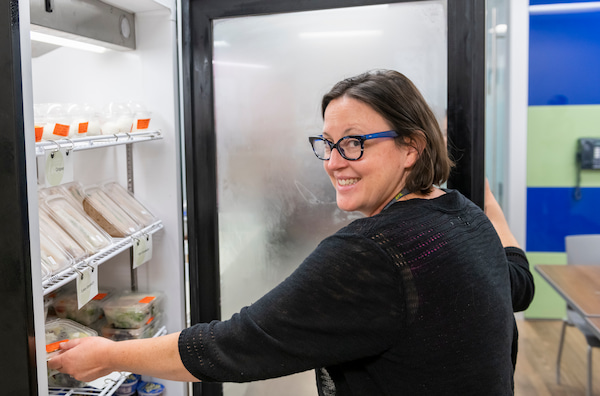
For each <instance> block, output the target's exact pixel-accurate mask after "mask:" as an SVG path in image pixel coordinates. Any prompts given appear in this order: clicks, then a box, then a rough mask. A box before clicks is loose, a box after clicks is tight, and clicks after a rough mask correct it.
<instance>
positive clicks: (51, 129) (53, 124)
mask: <svg viewBox="0 0 600 396" xmlns="http://www.w3.org/2000/svg"><path fill="white" fill-rule="evenodd" d="M44 118H45V121H46V122H45V124H44V132H43V134H42V139H44V140H57V139H63V138H66V137H69V134H70V131H71V121H70V119H69V116H68V114H67V111H66V109H65V106H64V105H62V104H60V103H49V104H48V105H47V107H46V114H45V115H44Z"/></svg>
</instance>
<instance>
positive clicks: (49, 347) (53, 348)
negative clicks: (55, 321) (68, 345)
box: [46, 340, 69, 353]
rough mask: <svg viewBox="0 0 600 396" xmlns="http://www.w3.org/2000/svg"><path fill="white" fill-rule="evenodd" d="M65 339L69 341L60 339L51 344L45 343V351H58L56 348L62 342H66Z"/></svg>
mask: <svg viewBox="0 0 600 396" xmlns="http://www.w3.org/2000/svg"><path fill="white" fill-rule="evenodd" d="M67 341H69V340H60V341H56V342H53V343H52V344H47V345H46V353H50V352H55V351H58V348H60V344H61V343H62V342H67Z"/></svg>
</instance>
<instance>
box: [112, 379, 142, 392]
mask: <svg viewBox="0 0 600 396" xmlns="http://www.w3.org/2000/svg"><path fill="white" fill-rule="evenodd" d="M138 382H139V377H138V376H137V375H135V374H129V375H128V376H127V378H125V381H123V383H122V384H121V386H119V387H118V388H117V390H116V391H115V395H119V396H128V395H133V394H134V393H135V392H136V388H137V384H138Z"/></svg>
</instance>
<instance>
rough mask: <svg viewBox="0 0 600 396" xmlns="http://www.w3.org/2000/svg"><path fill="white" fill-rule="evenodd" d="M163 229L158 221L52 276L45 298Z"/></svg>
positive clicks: (46, 283) (43, 283)
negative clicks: (136, 242)
mask: <svg viewBox="0 0 600 396" xmlns="http://www.w3.org/2000/svg"><path fill="white" fill-rule="evenodd" d="M163 227H164V226H163V224H162V222H161V221H157V222H155V223H153V224H151V225H149V226H148V227H146V228H144V229H142V230H141V231H139V232H136V233H135V234H133V235H131V236H128V237H126V238H122V239H118V240H116V242H115V243H113V244H112V245H110V246H108V247H106V248H104V249H102V250H100V251H99V252H98V253H96V254H94V255H93V256H90V257H88V258H86V259H85V260H82V261H80V262H78V263H76V264H75V265H73V266H71V267H69V268H65V269H64V270H62V271H60V272H59V273H57V274H55V275H52V276H51V277H50V278H48V279H46V280H45V281H43V282H42V288H43V290H44V296H45V295H47V294H49V293H51V292H53V291H55V290H57V289H59V288H61V287H63V286H65V285H66V284H68V283H70V282H72V281H73V280H75V279H76V278H77V275H78V274H79V273H80V272H81V271H83V270H85V269H86V268H87V267H89V266H90V265H100V264H102V263H104V262H106V261H108V260H110V259H111V258H113V257H115V256H116V255H118V254H119V253H121V252H123V251H125V250H127V249H129V248H130V247H132V246H133V243H134V240H135V239H136V238H138V237H140V236H143V235H150V234H154V233H155V232H157V231H159V230H161V229H162V228H163Z"/></svg>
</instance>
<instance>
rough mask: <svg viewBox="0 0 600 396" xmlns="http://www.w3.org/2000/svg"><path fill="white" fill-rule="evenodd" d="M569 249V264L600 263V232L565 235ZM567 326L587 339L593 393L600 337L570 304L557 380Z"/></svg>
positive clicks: (589, 383) (558, 367) (588, 377)
mask: <svg viewBox="0 0 600 396" xmlns="http://www.w3.org/2000/svg"><path fill="white" fill-rule="evenodd" d="M565 246H566V251H567V265H569V264H575V265H600V234H597V235H596V234H593V235H568V236H566V237H565ZM567 326H575V327H577V328H578V329H579V330H580V331H581V332H582V333H583V335H584V336H585V339H586V341H587V344H588V346H587V391H586V394H587V395H588V396H591V395H592V348H594V347H596V348H598V347H600V339H598V337H596V336H595V335H594V334H593V332H592V330H591V329H590V328H589V326H588V325H587V324H586V323H585V319H584V318H583V317H582V316H581V315H580V314H579V313H577V312H575V310H573V309H572V308H571V307H570V306H568V305H567V317H566V318H565V319H564V320H563V325H562V330H561V333H560V341H559V345H558V357H557V359H556V382H557V383H558V384H560V358H561V356H562V349H563V344H564V341H565V330H566V328H567Z"/></svg>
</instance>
